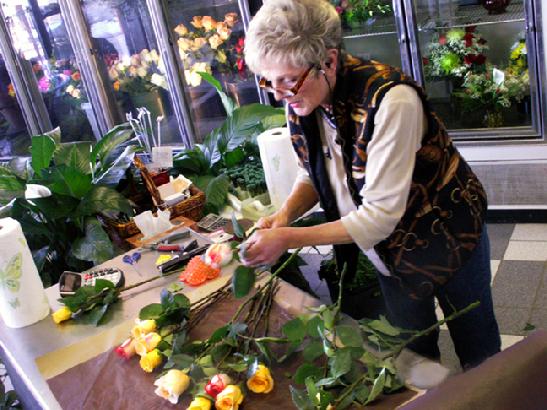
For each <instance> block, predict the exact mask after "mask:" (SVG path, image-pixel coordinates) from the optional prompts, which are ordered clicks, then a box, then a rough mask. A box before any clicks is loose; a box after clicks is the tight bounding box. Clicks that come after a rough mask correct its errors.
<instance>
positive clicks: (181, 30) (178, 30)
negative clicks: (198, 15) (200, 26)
mask: <svg viewBox="0 0 547 410" xmlns="http://www.w3.org/2000/svg"><path fill="white" fill-rule="evenodd" d="M174 30H175V33H177V34H178V35H179V36H183V35H185V34H188V29H187V28H186V26H185V25H184V24H182V23H180V24H179V25H178V26H177V27H175V29H174Z"/></svg>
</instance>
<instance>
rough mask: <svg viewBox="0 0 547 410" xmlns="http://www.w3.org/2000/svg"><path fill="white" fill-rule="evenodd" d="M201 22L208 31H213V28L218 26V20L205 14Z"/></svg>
mask: <svg viewBox="0 0 547 410" xmlns="http://www.w3.org/2000/svg"><path fill="white" fill-rule="evenodd" d="M201 24H202V25H203V28H204V29H205V30H207V31H211V30H212V29H214V28H216V27H217V22H216V20H215V19H214V18H212V17H211V16H203V17H202V19H201Z"/></svg>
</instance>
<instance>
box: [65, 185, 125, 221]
mask: <svg viewBox="0 0 547 410" xmlns="http://www.w3.org/2000/svg"><path fill="white" fill-rule="evenodd" d="M101 212H105V213H118V212H123V213H125V214H127V215H132V214H133V208H132V207H131V204H130V203H129V201H128V200H127V198H125V197H124V196H123V195H122V194H120V193H119V192H118V191H116V190H114V189H112V188H108V187H105V186H94V187H93V188H91V190H90V191H89V192H88V193H87V195H86V196H85V197H84V198H83V199H82V201H81V202H80V205H79V206H78V209H77V210H76V215H77V216H90V215H94V214H98V213H101Z"/></svg>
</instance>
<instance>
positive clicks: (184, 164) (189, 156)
mask: <svg viewBox="0 0 547 410" xmlns="http://www.w3.org/2000/svg"><path fill="white" fill-rule="evenodd" d="M173 167H174V168H176V169H177V170H179V171H181V172H182V173H184V174H186V173H191V174H203V173H207V172H210V165H209V161H208V159H207V158H206V157H205V154H204V153H203V151H202V150H201V149H200V146H199V145H198V146H195V147H194V148H192V149H188V150H184V151H182V152H180V153H178V154H176V155H175V156H174V157H173Z"/></svg>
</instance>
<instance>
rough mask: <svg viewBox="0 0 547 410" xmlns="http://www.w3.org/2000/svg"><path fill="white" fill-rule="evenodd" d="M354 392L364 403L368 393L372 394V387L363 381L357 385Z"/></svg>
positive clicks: (356, 397) (360, 401)
mask: <svg viewBox="0 0 547 410" xmlns="http://www.w3.org/2000/svg"><path fill="white" fill-rule="evenodd" d="M353 393H354V394H355V399H356V400H357V401H358V402H359V403H361V404H362V403H364V402H365V401H366V400H367V398H368V395H369V394H370V389H369V388H368V386H367V385H366V384H364V383H363V384H360V385H359V386H357V387H355V390H353Z"/></svg>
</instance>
